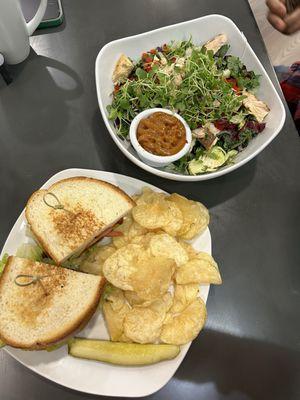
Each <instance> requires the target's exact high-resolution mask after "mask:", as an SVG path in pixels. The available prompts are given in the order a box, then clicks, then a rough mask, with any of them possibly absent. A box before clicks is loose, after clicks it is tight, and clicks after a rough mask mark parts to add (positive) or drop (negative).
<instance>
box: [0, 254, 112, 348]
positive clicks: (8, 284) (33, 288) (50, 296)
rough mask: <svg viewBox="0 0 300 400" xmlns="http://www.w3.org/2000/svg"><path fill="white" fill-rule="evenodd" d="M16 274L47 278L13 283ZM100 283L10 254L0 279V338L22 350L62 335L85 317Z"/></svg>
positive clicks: (93, 304) (75, 328)
mask: <svg viewBox="0 0 300 400" xmlns="http://www.w3.org/2000/svg"><path fill="white" fill-rule="evenodd" d="M20 274H27V275H35V276H36V275H38V276H46V277H45V278H43V279H42V280H41V283H39V282H37V283H35V284H32V285H29V286H22V287H20V286H18V285H16V284H15V278H16V277H17V276H18V275H20ZM20 279H21V278H20ZM27 281H28V280H27ZM104 284H105V278H103V277H102V276H96V275H90V274H85V273H82V272H77V271H73V270H69V269H66V268H61V267H56V266H53V265H50V264H44V263H38V262H34V261H31V260H27V259H24V258H19V257H9V259H8V261H7V264H6V266H5V269H4V271H3V274H2V276H1V278H0V309H1V313H0V339H1V340H2V341H3V342H4V343H6V344H8V345H10V346H12V347H16V348H20V349H27V350H41V349H45V348H47V347H48V346H50V345H53V344H56V343H59V342H61V341H63V340H64V339H67V338H68V337H70V336H72V334H74V333H75V332H77V331H78V330H79V329H82V328H83V327H84V326H85V324H86V323H87V322H88V321H89V320H90V318H91V317H92V315H93V314H94V312H95V311H96V308H97V306H98V304H99V301H100V298H101V293H102V289H103V287H104Z"/></svg>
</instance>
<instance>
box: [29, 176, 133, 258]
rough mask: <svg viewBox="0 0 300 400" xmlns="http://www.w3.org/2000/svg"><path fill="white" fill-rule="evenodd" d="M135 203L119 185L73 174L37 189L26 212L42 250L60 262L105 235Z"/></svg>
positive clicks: (76, 254) (79, 252)
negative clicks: (70, 176)
mask: <svg viewBox="0 0 300 400" xmlns="http://www.w3.org/2000/svg"><path fill="white" fill-rule="evenodd" d="M134 205H135V203H134V201H133V200H132V199H131V198H130V197H129V196H128V195H127V194H126V193H125V192H123V191H122V190H121V189H119V188H118V187H117V186H114V185H112V184H110V183H108V182H104V181H101V180H98V179H93V178H86V177H74V178H68V179H64V180H61V181H59V182H56V183H54V184H53V185H52V186H50V187H49V188H48V189H47V190H44V189H43V190H38V191H36V192H34V193H33V194H32V196H31V197H30V199H29V200H28V203H27V205H26V210H25V215H26V219H27V221H28V223H29V225H30V228H31V231H32V233H33V235H34V236H35V238H36V239H37V241H38V242H39V244H40V245H41V246H42V248H43V250H44V251H45V252H46V253H47V254H48V255H49V256H50V257H51V258H52V259H53V260H54V261H55V263H56V264H58V265H60V264H62V263H63V262H64V261H66V260H67V259H69V258H70V257H72V256H78V255H80V254H81V253H82V252H83V251H84V250H85V249H86V248H87V247H89V246H90V245H92V244H93V243H95V242H96V241H98V240H99V239H101V238H102V237H103V236H105V234H107V232H109V231H110V230H111V229H112V228H113V227H114V225H115V224H116V223H117V222H119V221H120V220H121V219H122V217H124V216H125V215H126V214H127V213H128V212H129V211H130V210H131V209H132V207H133V206H134Z"/></svg>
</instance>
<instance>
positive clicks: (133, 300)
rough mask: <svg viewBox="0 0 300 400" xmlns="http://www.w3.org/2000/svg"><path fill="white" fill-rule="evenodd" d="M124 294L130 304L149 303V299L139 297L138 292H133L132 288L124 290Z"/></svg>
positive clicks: (145, 304)
mask: <svg viewBox="0 0 300 400" xmlns="http://www.w3.org/2000/svg"><path fill="white" fill-rule="evenodd" d="M124 295H125V298H126V300H127V301H128V303H129V304H130V305H131V306H137V305H139V306H140V305H144V306H147V305H149V304H150V303H151V301H145V300H144V299H141V298H140V297H139V296H138V294H137V293H136V292H133V291H132V290H125V292H124Z"/></svg>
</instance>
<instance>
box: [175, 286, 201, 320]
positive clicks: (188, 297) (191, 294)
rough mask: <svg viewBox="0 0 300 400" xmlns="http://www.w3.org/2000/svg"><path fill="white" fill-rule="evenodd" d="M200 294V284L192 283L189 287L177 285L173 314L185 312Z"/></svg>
mask: <svg viewBox="0 0 300 400" xmlns="http://www.w3.org/2000/svg"><path fill="white" fill-rule="evenodd" d="M198 292H199V284H198V283H190V284H188V285H176V286H175V290H174V298H173V305H172V307H171V312H172V313H180V312H181V311H183V310H184V309H185V308H186V307H187V306H188V305H189V304H190V303H192V302H193V301H194V300H195V299H196V298H197V295H198Z"/></svg>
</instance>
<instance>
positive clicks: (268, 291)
mask: <svg viewBox="0 0 300 400" xmlns="http://www.w3.org/2000/svg"><path fill="white" fill-rule="evenodd" d="M63 6H64V11H65V23H64V24H63V25H62V26H61V27H59V28H54V29H49V30H46V31H39V32H37V33H36V35H35V36H34V37H33V38H32V39H31V44H32V51H31V54H30V56H29V58H28V59H27V60H26V61H25V62H23V63H22V64H20V65H17V66H14V67H12V68H11V73H12V75H13V78H14V82H13V83H12V84H11V85H10V86H5V85H4V83H3V82H2V81H1V82H0V148H1V157H0V187H1V196H0V221H1V228H0V244H3V243H4V241H5V238H6V237H7V235H8V233H9V231H10V229H11V228H12V225H13V223H14V221H15V220H16V218H17V216H18V215H19V213H20V212H21V210H22V208H23V207H24V204H25V202H26V200H27V198H28V197H29V195H30V194H31V193H32V191H33V190H35V189H37V188H38V187H40V186H41V185H42V184H43V183H44V182H45V181H46V180H47V179H48V178H49V177H50V176H52V175H53V174H54V173H56V172H58V171H60V170H62V169H66V168H70V167H80V168H91V169H99V170H101V169H102V170H106V171H113V172H118V173H121V174H125V175H128V176H133V177H136V178H139V179H142V180H145V181H147V182H149V183H152V184H154V185H157V186H159V187H161V188H163V189H165V190H167V191H169V192H178V193H181V194H184V195H186V196H190V197H191V198H195V199H197V200H201V201H202V202H203V203H205V204H206V205H207V206H208V207H209V209H210V212H211V225H210V229H211V233H212V238H213V253H214V256H215V258H216V260H217V261H218V262H219V264H220V268H221V271H222V276H223V280H224V283H223V285H222V286H219V287H212V288H211V291H210V294H209V298H208V321H207V325H206V329H205V330H204V331H203V332H202V333H201V334H200V336H199V337H198V338H197V339H196V340H195V341H194V342H193V344H192V346H191V348H190V351H189V353H188V354H187V356H186V358H185V360H184V361H183V363H182V364H181V366H180V367H179V369H178V371H177V372H176V374H175V376H174V377H173V379H172V380H171V381H170V382H169V383H168V384H167V385H166V386H165V387H164V388H163V389H161V390H160V391H159V392H157V393H156V394H153V395H152V396H150V397H149V398H153V399H172V400H177V399H185V400H189V399H193V400H195V399H205V400H214V399H216V400H221V399H226V400H248V399H255V400H256V399H262V400H269V399H272V400H277V399H278V400H296V399H299V398H300V379H299V377H300V376H299V365H300V357H299V332H300V324H299V271H300V268H299V265H300V251H299V240H300V207H299V202H300V179H299V170H300V143H299V137H298V135H297V132H296V130H295V127H294V125H293V122H292V119H291V117H290V116H289V114H288V116H287V120H286V123H285V126H284V128H283V130H282V132H281V133H280V134H279V136H278V137H277V138H276V139H275V140H274V141H273V142H272V143H271V145H269V147H268V148H267V149H265V150H264V151H263V153H261V154H260V155H259V156H258V157H257V158H256V159H255V160H253V161H251V162H250V163H248V164H247V165H245V166H244V167H242V168H240V169H239V170H237V171H235V172H232V173H230V174H228V175H226V176H223V177H220V178H218V179H214V180H211V181H206V182H199V183H197V182H196V183H182V182H172V181H168V180H164V179H160V178H156V177H154V176H152V175H150V174H148V173H146V172H145V171H143V170H141V169H139V168H138V167H136V166H135V165H134V164H132V163H131V162H130V161H128V160H127V159H126V158H125V157H124V156H123V155H122V154H121V152H120V151H119V150H118V149H117V147H116V146H115V145H114V143H113V141H112V140H111V138H110V136H109V134H108V132H107V131H106V128H105V126H104V123H103V121H102V118H101V115H100V111H99V109H98V103H97V97H96V89H95V81H94V62H95V58H96V56H97V54H98V52H99V50H100V48H101V47H102V46H103V45H104V44H105V43H107V42H109V41H111V40H113V39H117V38H120V37H124V36H128V35H132V34H136V33H140V32H143V31H147V30H150V29H154V28H158V27H161V26H164V25H169V24H173V23H177V22H180V21H185V20H189V19H193V18H196V17H199V16H202V15H205V14H210V13H220V14H224V15H226V16H228V17H230V18H232V19H233V21H234V22H235V23H236V24H237V25H238V26H239V28H240V29H241V30H242V31H243V32H244V33H245V35H246V37H247V38H248V41H249V42H250V44H251V46H252V47H253V49H254V50H255V52H256V54H257V55H258V57H259V59H260V60H261V61H262V63H263V65H264V66H265V68H266V70H267V72H268V73H269V75H270V77H271V79H272V80H273V82H274V83H275V84H276V87H278V85H277V82H276V79H275V75H274V71H273V69H272V67H271V65H270V62H269V59H268V56H267V54H266V50H265V47H264V44H263V42H262V39H261V36H260V33H259V31H258V29H257V26H256V23H255V20H254V18H253V16H252V14H251V11H250V8H249V6H248V3H247V1H246V0H235V1H234V0H227V1H220V0H209V1H204V0H202V1H201V0H148V1H142V0H128V1H121V0H120V1H118V0H102V1H100V0H89V1H83V0H81V1H80V0H72V1H71V0H64V2H63ZM266 23H267V22H266ZM0 359H1V364H0V393H1V394H0V397H1V399H3V400H21V399H29V400H40V399H44V400H48V399H49V400H52V399H57V400H75V399H91V398H93V396H89V395H85V394H82V393H77V392H73V391H71V390H69V389H65V388H63V387H61V386H58V385H56V384H54V383H52V382H49V381H47V380H46V379H44V378H41V377H39V376H38V375H36V374H34V373H32V372H31V371H29V370H27V369H26V368H25V367H23V366H22V365H20V364H18V363H17V362H16V361H15V360H14V359H12V358H11V357H10V356H8V355H7V354H6V353H5V352H4V351H1V352H0ZM99 379H101V377H99ZM104 379H105V378H104ZM116 384H117V382H116Z"/></svg>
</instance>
